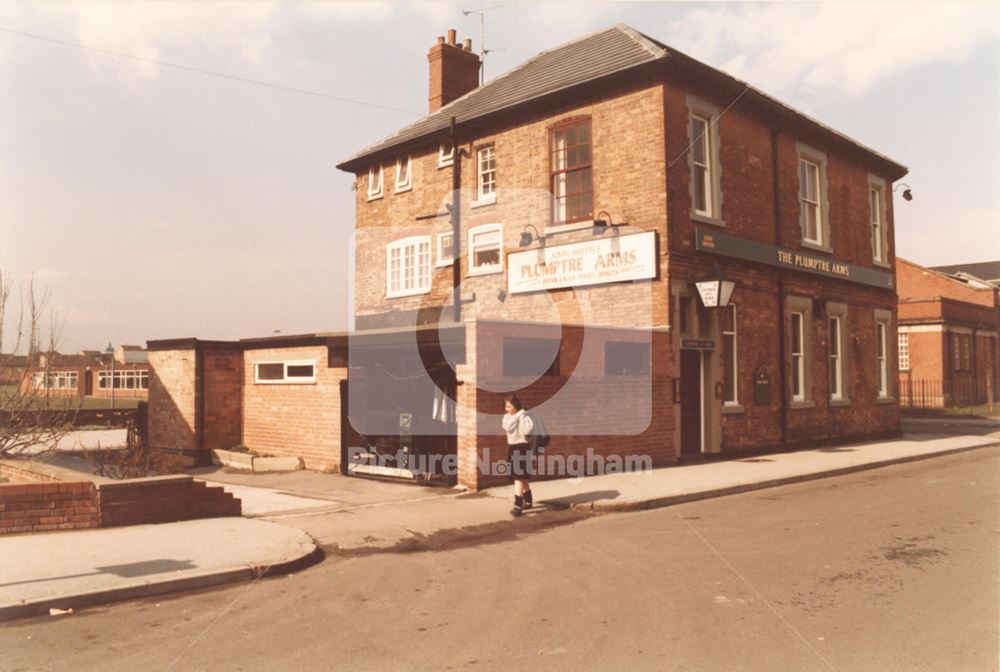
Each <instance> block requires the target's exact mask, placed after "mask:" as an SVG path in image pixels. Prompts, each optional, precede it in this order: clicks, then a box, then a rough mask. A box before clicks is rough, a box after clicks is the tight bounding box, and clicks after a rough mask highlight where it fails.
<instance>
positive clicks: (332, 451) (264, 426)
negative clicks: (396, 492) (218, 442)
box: [243, 346, 347, 469]
mask: <svg viewBox="0 0 1000 672" xmlns="http://www.w3.org/2000/svg"><path fill="white" fill-rule="evenodd" d="M292 360H295V361H312V362H314V363H315V367H316V368H315V371H316V382H315V384H294V385H284V384H281V385H274V384H259V383H255V382H254V376H255V366H254V365H255V363H257V362H275V361H292ZM243 378H244V380H245V381H246V384H245V385H244V387H243V417H244V422H243V443H244V444H246V445H247V447H249V448H250V449H251V450H253V451H255V452H257V453H259V454H265V455H274V456H281V457H286V456H287V457H300V458H302V459H303V460H304V462H305V466H306V467H307V468H309V469H336V468H338V467H339V465H340V381H342V380H345V379H346V378H347V369H346V368H328V367H327V349H326V348H325V347H322V346H310V347H297V348H273V349H264V350H248V351H246V353H245V354H244V369H243Z"/></svg>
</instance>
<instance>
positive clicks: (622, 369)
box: [604, 341, 649, 376]
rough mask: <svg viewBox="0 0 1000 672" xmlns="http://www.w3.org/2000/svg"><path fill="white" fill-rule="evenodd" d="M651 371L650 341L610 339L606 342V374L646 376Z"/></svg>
mask: <svg viewBox="0 0 1000 672" xmlns="http://www.w3.org/2000/svg"><path fill="white" fill-rule="evenodd" d="M648 373H649V343H625V342H621V341H608V342H607V343H605V344H604V374H605V375H608V376H644V375H647V374H648Z"/></svg>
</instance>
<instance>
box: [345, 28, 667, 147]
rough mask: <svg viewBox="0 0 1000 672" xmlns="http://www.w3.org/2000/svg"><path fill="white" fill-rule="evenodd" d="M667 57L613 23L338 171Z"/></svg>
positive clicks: (654, 45)
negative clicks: (462, 124)
mask: <svg viewBox="0 0 1000 672" xmlns="http://www.w3.org/2000/svg"><path fill="white" fill-rule="evenodd" d="M664 56H666V49H665V48H664V47H663V45H661V44H658V43H656V42H654V41H653V40H650V39H649V38H647V37H646V36H645V35H642V34H640V33H638V32H636V31H635V30H633V29H632V28H629V27H628V26H626V25H623V24H618V25H617V26H613V27H611V28H606V29H604V30H601V31H599V32H597V33H593V34H591V35H588V36H586V37H583V38H580V39H577V40H574V41H573V42H570V43H568V44H564V45H562V46H559V47H555V48H553V49H549V50H548V51H543V52H542V53H540V54H538V55H537V56H535V57H534V58H532V59H530V60H528V61H526V62H524V63H522V64H521V65H519V66H517V67H516V68H514V69H513V70H509V71H507V72H506V73H504V74H502V75H500V76H498V77H497V78H496V79H492V80H490V81H489V82H487V83H485V84H484V85H483V86H481V87H479V88H477V89H473V90H472V91H470V92H469V93H467V94H465V95H464V96H462V97H461V98H458V99H456V100H453V101H452V102H450V103H448V104H447V105H445V106H443V107H442V108H441V109H439V110H438V111H436V112H434V113H432V114H429V115H427V116H425V117H423V118H422V119H419V120H418V121H416V122H414V123H412V124H410V125H409V126H404V127H403V128H401V129H400V130H399V131H397V132H396V133H394V134H393V135H390V136H389V137H387V138H385V139H383V140H381V141H379V142H377V143H375V144H374V145H371V146H370V147H366V148H365V149H362V150H361V151H360V152H358V153H357V154H355V155H354V156H352V157H351V158H349V159H347V160H345V161H344V162H343V163H341V164H340V166H338V167H343V166H344V165H345V164H348V163H351V162H352V161H356V160H357V159H361V158H363V157H365V156H368V155H370V154H375V153H377V152H379V151H381V150H384V149H389V148H390V147H394V146H396V145H400V144H403V143H405V142H407V141H410V140H416V139H418V138H421V137H424V136H427V135H430V134H432V133H435V132H440V131H443V130H445V129H446V128H448V126H449V125H450V123H451V118H452V117H455V119H456V122H459V123H460V122H463V121H468V120H470V119H475V118H477V117H481V116H483V115H484V114H488V113H490V112H496V111H498V110H502V109H505V108H508V107H512V106H514V105H518V104H520V103H526V102H528V101H530V100H533V99H535V98H538V97H539V96H543V95H547V94H550V93H553V92H556V91H559V90H561V89H566V88H568V87H571V86H575V85H577V84H583V83H584V82H589V81H591V80H594V79H598V78H600V77H604V76H606V75H611V74H614V73H616V72H620V71H622V70H626V69H628V68H631V67H634V66H637V65H642V64H644V63H649V62H651V61H655V60H658V59H661V58H663V57H664Z"/></svg>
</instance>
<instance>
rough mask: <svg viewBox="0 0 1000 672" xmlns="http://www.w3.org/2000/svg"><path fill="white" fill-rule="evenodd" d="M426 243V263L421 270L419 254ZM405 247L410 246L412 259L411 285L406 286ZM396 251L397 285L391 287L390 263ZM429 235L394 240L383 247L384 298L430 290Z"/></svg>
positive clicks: (415, 294) (414, 294) (413, 294)
mask: <svg viewBox="0 0 1000 672" xmlns="http://www.w3.org/2000/svg"><path fill="white" fill-rule="evenodd" d="M424 245H426V246H427V249H426V254H427V265H426V267H425V268H424V269H423V270H424V271H425V272H424V273H422V272H421V263H420V255H421V254H423V251H422V250H421V247H422V246H424ZM407 248H412V249H413V251H412V260H413V275H412V277H413V286H412V287H407V286H406V281H407V271H406V269H407V264H406V258H407ZM396 251H398V253H399V254H398V260H399V285H398V288H397V289H393V275H392V263H393V253H394V252H396ZM430 256H431V237H430V236H410V237H408V238H401V239H400V240H395V241H393V242H391V243H389V244H388V245H386V247H385V295H386V298H389V299H395V298H400V297H404V296H417V295H418V294H427V293H429V292H430V291H431V259H430Z"/></svg>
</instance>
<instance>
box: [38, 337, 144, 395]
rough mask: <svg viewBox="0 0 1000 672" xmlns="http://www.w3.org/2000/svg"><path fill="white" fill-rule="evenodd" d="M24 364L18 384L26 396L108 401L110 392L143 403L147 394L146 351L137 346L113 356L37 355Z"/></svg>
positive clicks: (94, 353)
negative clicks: (25, 366)
mask: <svg viewBox="0 0 1000 672" xmlns="http://www.w3.org/2000/svg"><path fill="white" fill-rule="evenodd" d="M112 360H114V363H113V364H112ZM28 361H29V365H28V368H27V369H26V370H25V372H24V374H23V375H22V376H21V379H20V383H19V384H20V385H21V388H22V390H23V391H24V392H26V393H27V392H29V391H30V392H32V393H34V394H47V395H49V396H54V397H108V398H110V397H111V396H112V392H113V393H114V396H115V398H117V399H140V400H145V399H146V398H147V395H148V392H149V365H148V362H147V359H146V351H145V350H143V349H142V348H141V347H139V346H137V345H124V346H118V347H116V348H115V349H114V353H113V354H112V353H108V354H105V353H101V352H98V351H96V350H85V351H81V352H79V353H77V354H75V355H69V354H63V353H60V352H46V353H38V354H36V355H33V356H32V357H31V358H30V360H28Z"/></svg>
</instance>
